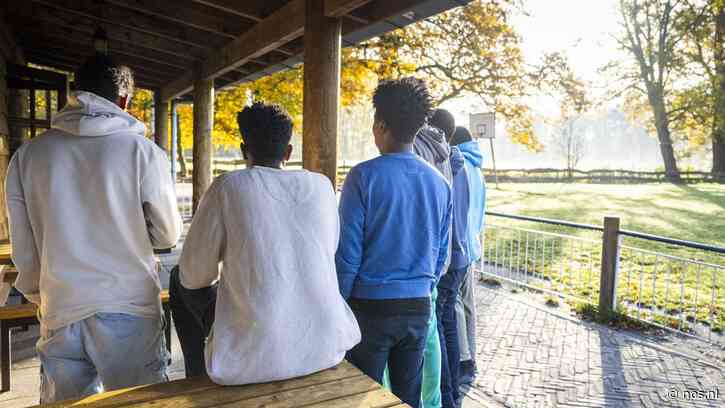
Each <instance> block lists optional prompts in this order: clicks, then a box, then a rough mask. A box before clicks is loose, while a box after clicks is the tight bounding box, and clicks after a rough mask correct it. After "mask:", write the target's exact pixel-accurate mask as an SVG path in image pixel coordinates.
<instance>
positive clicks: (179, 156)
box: [176, 115, 186, 180]
mask: <svg viewBox="0 0 725 408" xmlns="http://www.w3.org/2000/svg"><path fill="white" fill-rule="evenodd" d="M176 161H177V162H178V163H179V173H181V179H182V180H183V179H185V178H186V160H185V159H184V148H183V147H182V145H181V115H176Z"/></svg>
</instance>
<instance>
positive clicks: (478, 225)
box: [451, 126, 486, 385]
mask: <svg viewBox="0 0 725 408" xmlns="http://www.w3.org/2000/svg"><path fill="white" fill-rule="evenodd" d="M451 145H452V146H455V147H458V149H459V150H460V151H461V153H463V159H464V163H465V168H466V176H467V178H468V180H467V181H468V197H469V200H468V203H469V205H468V222H467V234H466V235H467V240H466V253H467V254H468V262H469V265H473V264H474V263H475V262H477V261H479V260H480V259H481V255H482V254H481V231H482V230H483V225H484V215H485V211H486V180H485V179H484V178H483V174H482V173H481V168H482V167H483V154H482V153H481V149H480V147H479V144H478V140H474V139H473V138H472V137H471V133H470V132H469V131H468V129H466V128H464V127H460V126H459V127H457V128H456V130H455V132H454V133H453V137H452V138H451ZM454 188H455V187H454ZM472 269H473V268H472V267H470V268H468V271H467V272H466V275H465V276H464V277H463V279H462V281H461V289H460V292H459V296H458V304H457V305H456V306H457V309H461V311H462V312H463V313H458V314H457V316H459V317H460V316H461V315H464V316H465V318H464V319H461V320H463V321H459V322H457V323H458V333H459V345H460V354H461V364H460V368H459V381H458V382H459V384H460V385H463V384H471V383H473V379H474V378H475V373H476V303H475V302H474V298H473V297H474V292H473V288H474V279H473V278H474V277H473V272H472Z"/></svg>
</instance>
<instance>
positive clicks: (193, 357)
mask: <svg viewBox="0 0 725 408" xmlns="http://www.w3.org/2000/svg"><path fill="white" fill-rule="evenodd" d="M170 275H171V276H170V278H169V308H170V309H171V318H172V319H173V321H174V327H175V328H176V335H177V336H179V343H181V352H182V353H183V354H184V368H185V369H186V376H187V377H196V376H200V375H206V365H205V364H204V343H205V340H206V338H207V336H209V331H210V330H211V326H212V324H213V323H214V308H215V306H216V292H217V286H218V285H213V286H211V287H208V288H201V289H193V290H192V289H186V288H185V287H184V286H182V285H181V281H180V280H179V266H178V265H177V266H175V267H174V269H172V270H171V274H170Z"/></svg>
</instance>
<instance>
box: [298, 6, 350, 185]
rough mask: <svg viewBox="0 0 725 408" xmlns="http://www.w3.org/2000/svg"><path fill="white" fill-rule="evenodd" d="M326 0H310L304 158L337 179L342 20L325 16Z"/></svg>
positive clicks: (310, 165) (313, 167)
mask: <svg viewBox="0 0 725 408" xmlns="http://www.w3.org/2000/svg"><path fill="white" fill-rule="evenodd" d="M325 5H326V3H325V0H306V9H305V14H306V19H305V25H306V26H307V27H314V28H315V29H314V30H306V33H305V59H304V64H305V68H304V94H303V95H304V97H303V98H304V99H303V105H304V106H303V109H304V110H303V115H304V116H303V117H304V118H305V121H304V125H303V129H302V149H303V150H302V162H303V167H304V168H305V169H307V170H310V171H316V172H320V173H322V174H324V175H326V176H327V177H328V178H329V179H330V181H331V182H332V186H333V188H334V187H335V184H336V182H337V136H338V133H339V122H338V121H339V114H340V60H341V56H340V49H341V39H342V21H341V20H340V19H339V18H332V17H327V16H325Z"/></svg>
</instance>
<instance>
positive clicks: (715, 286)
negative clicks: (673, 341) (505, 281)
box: [486, 181, 725, 332]
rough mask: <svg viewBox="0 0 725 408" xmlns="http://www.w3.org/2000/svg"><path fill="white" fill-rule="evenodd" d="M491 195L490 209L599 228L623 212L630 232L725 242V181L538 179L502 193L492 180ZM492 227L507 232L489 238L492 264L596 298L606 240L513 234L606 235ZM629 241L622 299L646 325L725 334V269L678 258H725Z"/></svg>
mask: <svg viewBox="0 0 725 408" xmlns="http://www.w3.org/2000/svg"><path fill="white" fill-rule="evenodd" d="M487 194H488V195H487V205H488V210H489V211H496V212H501V213H507V214H517V215H527V216H533V217H542V218H551V219H559V220H566V221H573V222H579V223H586V224H594V225H601V224H602V220H603V217H604V216H605V215H614V216H618V217H620V218H621V222H622V225H621V228H623V229H627V230H632V231H638V232H644V233H649V234H655V235H662V236H666V237H670V238H676V239H682V240H689V241H696V242H702V243H707V244H712V245H718V246H725V186H723V185H716V184H698V185H681V186H675V185H670V184H644V185H631V184H618V185H602V184H539V183H531V184H501V185H500V188H498V189H497V188H495V184H494V183H492V182H490V181H489V184H488V191H487ZM487 223H488V224H491V225H496V226H498V228H491V229H490V230H487V232H486V240H487V241H488V242H489V247H488V251H489V253H488V258H489V259H493V262H494V263H495V264H498V265H501V266H505V267H507V268H509V269H511V268H510V265H515V267H514V268H513V269H514V270H515V271H521V270H525V271H526V273H528V274H535V275H537V276H542V277H544V278H545V280H544V281H543V282H545V283H546V285H548V286H549V287H550V288H551V287H553V288H554V289H557V290H559V291H562V292H564V293H567V294H571V295H575V296H577V297H580V298H588V299H590V300H594V301H595V300H596V296H597V293H598V290H599V282H598V280H599V269H600V268H601V262H600V251H599V248H600V247H601V244H598V243H596V242H594V243H586V242H584V243H582V242H580V241H576V240H571V239H566V238H557V237H552V236H545V235H540V234H536V233H522V232H521V231H517V230H508V229H507V228H510V227H513V228H517V229H529V230H535V231H544V232H548V233H560V234H565V235H575V236H578V237H586V238H590V239H594V240H600V239H601V234H600V233H592V232H586V231H581V230H576V229H572V228H565V227H556V226H551V225H546V224H541V223H532V222H521V221H513V220H509V219H504V218H499V217H488V218H487ZM623 244H624V245H625V246H627V247H629V248H625V249H623V250H622V253H621V259H622V260H621V269H620V275H619V276H620V278H619V285H618V297H619V300H620V302H622V303H623V304H625V305H626V306H628V307H631V308H632V310H637V309H639V311H638V312H637V313H638V314H640V316H639V317H641V318H643V319H645V320H653V321H655V322H657V323H660V324H664V325H667V326H671V327H680V328H683V329H688V327H690V326H699V327H705V328H706V329H707V328H708V327H711V328H712V329H713V331H714V332H721V331H722V330H723V328H725V269H720V268H717V267H710V266H702V265H699V264H695V263H691V262H688V261H684V260H680V259H678V258H683V259H686V260H698V261H703V262H707V263H710V264H714V265H721V266H725V256H723V255H719V254H716V253H712V252H707V251H701V250H691V249H687V248H683V247H679V246H676V245H665V244H660V243H655V242H651V241H645V240H638V239H632V238H625V239H624V240H623ZM630 248H635V249H630ZM639 249H643V250H645V251H640V250H639ZM647 251H651V252H647ZM532 254H534V255H532ZM509 269H507V270H509ZM526 273H525V274H526ZM546 285H544V286H546ZM637 306H639V308H637ZM693 323H696V324H694V325H693ZM708 330H709V329H708Z"/></svg>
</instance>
